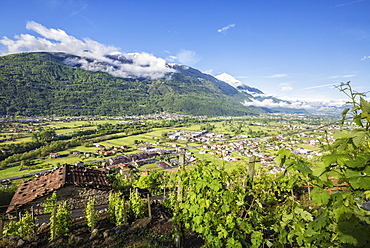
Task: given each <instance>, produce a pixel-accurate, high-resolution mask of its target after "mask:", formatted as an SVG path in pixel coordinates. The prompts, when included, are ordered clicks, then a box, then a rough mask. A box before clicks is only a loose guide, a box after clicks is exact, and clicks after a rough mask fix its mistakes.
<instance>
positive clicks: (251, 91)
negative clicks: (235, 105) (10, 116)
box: [215, 73, 264, 96]
mask: <svg viewBox="0 0 370 248" xmlns="http://www.w3.org/2000/svg"><path fill="white" fill-rule="evenodd" d="M215 78H217V79H218V80H221V81H224V82H226V83H228V84H229V85H231V86H233V87H234V88H235V89H237V90H239V91H241V92H243V93H244V94H246V95H248V96H253V95H256V94H264V93H263V92H262V91H261V90H259V89H257V88H254V87H250V86H248V85H246V84H243V83H242V82H240V81H239V80H237V79H236V78H234V77H233V76H231V75H229V74H227V73H222V74H220V75H217V76H215Z"/></svg>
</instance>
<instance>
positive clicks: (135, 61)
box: [0, 21, 174, 78]
mask: <svg viewBox="0 0 370 248" xmlns="http://www.w3.org/2000/svg"><path fill="white" fill-rule="evenodd" d="M26 28H27V29H29V30H32V31H34V32H36V33H38V34H39V35H40V36H42V37H35V36H33V35H30V34H21V35H16V36H15V37H14V38H15V40H11V39H9V38H8V37H3V38H2V39H0V43H1V44H3V45H4V46H6V49H7V51H6V52H5V54H13V53H20V52H64V53H68V54H74V55H78V56H81V57H82V58H81V59H74V60H71V59H69V60H68V61H66V63H69V64H81V66H82V68H84V69H86V70H92V71H104V72H107V73H109V74H111V75H113V76H118V77H129V78H132V77H149V78H160V77H164V76H165V75H166V74H167V73H170V72H174V70H173V69H171V68H169V67H168V66H167V64H166V61H165V60H164V59H161V58H157V57H155V56H154V55H152V54H148V53H127V54H123V53H120V52H119V48H116V47H113V46H106V45H103V44H101V43H99V42H97V41H93V40H91V39H89V38H84V39H82V40H80V39H77V38H75V37H73V36H70V35H68V34H67V33H66V32H65V31H64V30H61V29H53V28H50V29H49V28H46V27H44V26H42V25H41V24H39V23H36V22H33V21H31V22H28V23H27V25H26ZM87 51H88V52H87ZM109 54H115V55H117V54H119V55H120V56H121V57H123V58H126V59H127V60H130V61H131V62H132V63H129V64H128V63H123V62H122V61H119V60H113V59H109V58H107V57H106V55H109ZM85 58H89V59H90V60H89V61H87V60H86V59H85ZM91 61H92V62H91ZM98 61H101V62H106V63H103V64H102V63H99V62H98Z"/></svg>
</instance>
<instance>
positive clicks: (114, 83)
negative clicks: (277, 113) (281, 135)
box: [0, 50, 265, 116]
mask: <svg viewBox="0 0 370 248" xmlns="http://www.w3.org/2000/svg"><path fill="white" fill-rule="evenodd" d="M84 52H85V54H86V57H84V56H77V55H71V54H65V53H46V52H38V53H19V54H12V55H7V56H2V57H0V115H24V116H32V115H51V114H56V115H116V116H117V115H140V114H150V113H155V112H162V111H166V112H170V113H181V114H188V115H207V116H240V115H245V114H258V113H264V112H265V111H264V110H262V109H261V108H258V107H253V106H250V107H249V106H248V107H247V106H245V105H243V104H242V103H243V102H245V101H251V99H250V98H249V96H248V95H247V94H244V93H242V92H240V90H238V89H235V88H234V87H232V86H230V85H229V84H227V83H225V82H224V81H221V80H218V79H216V78H215V77H213V76H211V75H208V74H204V73H201V72H200V71H198V70H196V69H194V68H191V67H186V66H182V65H172V64H166V63H165V62H163V61H162V60H160V59H153V58H152V57H151V56H152V55H148V54H144V55H143V54H140V55H137V54H129V55H126V56H123V55H122V54H119V53H116V54H109V55H103V56H101V57H100V58H99V59H97V58H92V57H89V53H90V51H88V50H86V51H84ZM140 56H141V57H140ZM156 68H160V70H158V69H156Z"/></svg>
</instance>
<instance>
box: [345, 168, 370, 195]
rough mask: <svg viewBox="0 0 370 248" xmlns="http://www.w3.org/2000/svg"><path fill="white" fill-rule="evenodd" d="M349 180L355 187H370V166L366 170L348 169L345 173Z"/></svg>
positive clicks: (367, 188)
mask: <svg viewBox="0 0 370 248" xmlns="http://www.w3.org/2000/svg"><path fill="white" fill-rule="evenodd" d="M345 175H346V177H347V178H348V180H349V183H350V184H351V186H352V187H353V188H354V189H365V190H369V189H370V167H369V166H368V167H366V168H365V170H363V171H362V172H361V171H356V170H351V169H348V170H347V171H346V173H345Z"/></svg>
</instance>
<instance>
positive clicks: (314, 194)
mask: <svg viewBox="0 0 370 248" xmlns="http://www.w3.org/2000/svg"><path fill="white" fill-rule="evenodd" d="M311 199H312V201H313V202H314V203H316V204H317V205H321V206H322V205H327V204H328V203H329V200H330V194H329V193H328V192H327V191H326V190H324V189H322V188H319V187H314V188H313V189H312V190H311Z"/></svg>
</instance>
